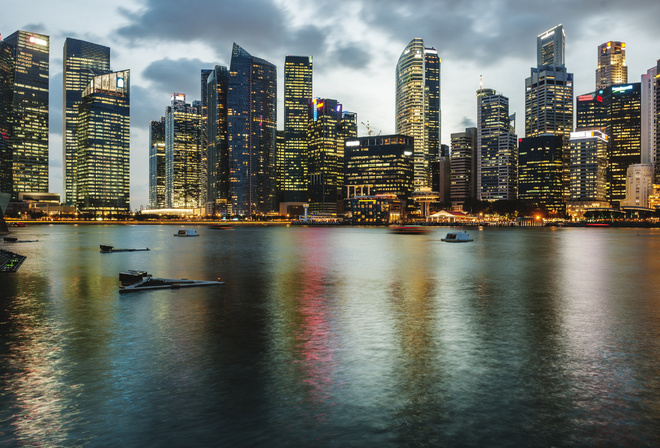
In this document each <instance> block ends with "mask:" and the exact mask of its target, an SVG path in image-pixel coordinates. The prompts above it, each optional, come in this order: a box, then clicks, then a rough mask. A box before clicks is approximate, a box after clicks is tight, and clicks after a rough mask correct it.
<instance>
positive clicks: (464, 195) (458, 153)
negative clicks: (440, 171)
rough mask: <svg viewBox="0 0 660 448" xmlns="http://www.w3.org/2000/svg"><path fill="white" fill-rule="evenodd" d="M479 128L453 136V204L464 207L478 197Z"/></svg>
mask: <svg viewBox="0 0 660 448" xmlns="http://www.w3.org/2000/svg"><path fill="white" fill-rule="evenodd" d="M477 154H478V152H477V128H466V129H465V132H457V133H454V134H451V168H450V170H451V183H450V188H451V194H450V198H451V202H452V204H453V205H457V206H462V205H463V204H465V201H468V200H470V199H476V197H477Z"/></svg>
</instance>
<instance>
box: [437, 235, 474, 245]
mask: <svg viewBox="0 0 660 448" xmlns="http://www.w3.org/2000/svg"><path fill="white" fill-rule="evenodd" d="M442 241H444V242H445V243H469V242H470V241H473V240H472V238H470V235H468V233H467V232H455V233H448V234H447V236H445V237H444V238H443V239H442Z"/></svg>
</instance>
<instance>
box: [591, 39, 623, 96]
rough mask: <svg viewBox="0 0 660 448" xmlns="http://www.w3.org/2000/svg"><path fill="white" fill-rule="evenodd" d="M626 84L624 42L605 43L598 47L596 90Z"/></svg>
mask: <svg viewBox="0 0 660 448" xmlns="http://www.w3.org/2000/svg"><path fill="white" fill-rule="evenodd" d="M627 82H628V66H627V65H626V44H625V42H613V41H610V42H606V43H604V44H601V45H599V46H598V68H596V90H598V89H605V88H607V87H609V86H611V85H614V84H626V83H627Z"/></svg>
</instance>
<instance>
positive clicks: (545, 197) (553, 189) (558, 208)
mask: <svg viewBox="0 0 660 448" xmlns="http://www.w3.org/2000/svg"><path fill="white" fill-rule="evenodd" d="M563 147H564V142H563V137H562V136H561V135H552V134H548V135H540V136H537V137H525V138H522V139H520V141H519V144H518V199H522V200H527V201H531V202H535V203H538V204H539V205H541V206H543V207H545V208H546V209H547V210H548V211H549V212H552V213H558V214H561V213H563V212H564V210H565V197H564V190H563V182H564V154H563V153H562V151H563Z"/></svg>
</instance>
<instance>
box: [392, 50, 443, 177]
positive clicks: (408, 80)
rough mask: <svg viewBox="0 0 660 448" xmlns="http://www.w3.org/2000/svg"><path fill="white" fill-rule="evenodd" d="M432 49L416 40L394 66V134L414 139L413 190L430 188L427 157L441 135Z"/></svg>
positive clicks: (437, 70) (437, 64)
mask: <svg viewBox="0 0 660 448" xmlns="http://www.w3.org/2000/svg"><path fill="white" fill-rule="evenodd" d="M440 64H441V61H440V58H439V57H438V51H437V50H436V49H435V48H425V47H424V41H423V40H422V39H419V38H415V39H413V40H412V41H410V43H409V44H408V45H407V46H406V48H405V49H404V50H403V53H401V56H400V57H399V61H398V63H397V65H396V111H395V116H396V133H397V134H403V135H407V136H409V137H413V138H414V139H415V188H416V189H419V188H423V187H429V186H430V169H429V162H430V154H431V153H434V152H437V151H438V147H439V143H440V135H441V118H440V111H441V108H440V68H441V65H440Z"/></svg>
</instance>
